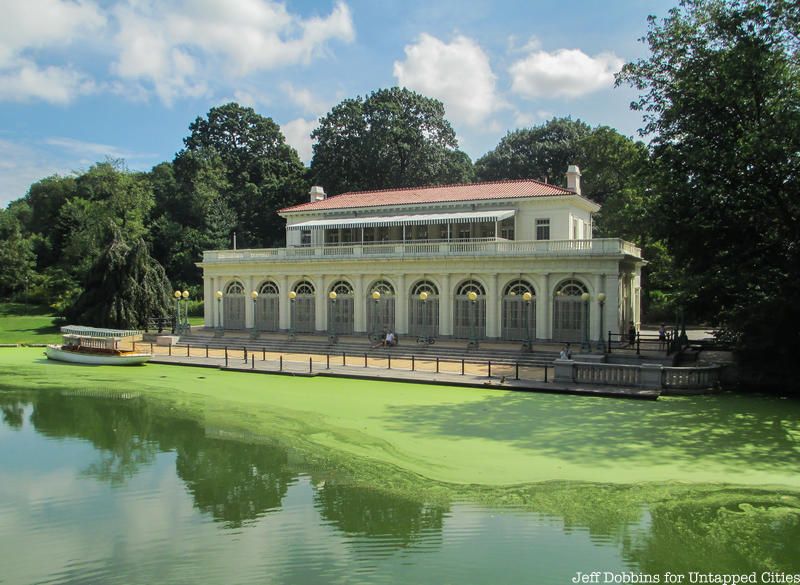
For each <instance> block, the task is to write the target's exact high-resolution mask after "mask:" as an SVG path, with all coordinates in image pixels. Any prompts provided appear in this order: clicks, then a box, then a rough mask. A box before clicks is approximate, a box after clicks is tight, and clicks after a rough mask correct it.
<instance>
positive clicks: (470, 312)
mask: <svg viewBox="0 0 800 585" xmlns="http://www.w3.org/2000/svg"><path fill="white" fill-rule="evenodd" d="M470 293H475V300H474V301H472V300H470V298H469V297H470ZM485 336H486V291H485V289H484V288H483V285H482V284H481V283H480V282H478V281H477V280H466V281H464V282H462V283H461V284H459V285H458V287H456V298H455V303H454V304H453V337H455V338H458V339H483V338H484V337H485Z"/></svg>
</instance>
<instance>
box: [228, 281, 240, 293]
mask: <svg viewBox="0 0 800 585" xmlns="http://www.w3.org/2000/svg"><path fill="white" fill-rule="evenodd" d="M225 294H226V295H243V294H244V285H243V284H242V283H241V282H239V281H238V280H234V281H232V282H229V283H228V286H226V287H225Z"/></svg>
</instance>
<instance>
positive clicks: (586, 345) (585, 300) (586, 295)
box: [581, 292, 592, 351]
mask: <svg viewBox="0 0 800 585" xmlns="http://www.w3.org/2000/svg"><path fill="white" fill-rule="evenodd" d="M589 299H591V297H590V296H589V293H586V292H585V293H583V294H582V295H581V300H582V301H583V313H584V315H583V340H582V341H581V351H591V350H592V346H591V344H590V343H589Z"/></svg>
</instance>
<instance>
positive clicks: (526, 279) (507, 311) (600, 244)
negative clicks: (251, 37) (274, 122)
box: [199, 166, 642, 340]
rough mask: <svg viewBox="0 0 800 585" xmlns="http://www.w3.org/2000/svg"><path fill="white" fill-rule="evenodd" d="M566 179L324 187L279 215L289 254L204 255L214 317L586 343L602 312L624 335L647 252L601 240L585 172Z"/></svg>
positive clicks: (218, 321)
mask: <svg viewBox="0 0 800 585" xmlns="http://www.w3.org/2000/svg"><path fill="white" fill-rule="evenodd" d="M567 184H568V188H567V189H564V188H561V187H557V186H555V185H550V184H546V183H540V182H538V181H533V180H516V181H500V182H491V183H477V184H471V185H454V186H444V187H427V188H408V189H397V190H385V191H372V192H354V193H345V194H342V195H338V196H335V197H326V195H325V193H324V191H323V189H322V188H320V187H313V188H312V190H311V193H310V199H311V200H310V201H309V202H307V203H304V204H301V205H297V206H294V207H288V208H285V209H283V210H281V211H280V214H281V215H282V216H283V217H285V218H286V221H287V223H286V242H287V246H286V247H285V248H270V249H258V250H216V251H207V252H205V253H204V254H203V261H202V262H201V263H200V264H199V265H200V266H201V268H202V269H203V280H204V286H205V297H204V298H205V322H206V324H209V325H214V326H216V327H223V328H224V329H234V330H236V329H248V328H256V329H257V330H259V331H286V330H289V329H292V330H293V331H295V332H304V333H316V332H329V333H330V332H334V333H337V334H352V333H368V332H372V331H378V330H382V329H383V328H387V329H393V330H395V331H397V332H398V333H401V334H411V335H420V336H444V337H454V338H471V337H484V338H495V339H505V340H520V339H525V338H527V336H528V335H529V334H530V335H531V336H532V337H534V338H540V339H556V340H579V339H581V336H582V334H583V327H584V324H585V320H586V319H587V311H588V319H589V322H590V330H591V331H590V335H591V336H592V338H593V339H596V338H597V335H598V334H599V331H600V321H601V319H600V307H603V312H604V315H603V318H604V319H603V321H604V329H606V328H607V329H610V330H611V331H613V332H615V333H617V332H620V331H622V330H625V329H627V323H628V321H631V320H632V321H638V318H639V298H640V295H639V286H640V268H641V265H642V258H641V253H640V250H639V249H638V248H637V247H636V246H634V245H633V244H630V243H629V242H625V241H623V240H620V239H616V238H605V239H598V238H594V237H593V234H592V230H593V221H592V216H593V214H594V213H595V212H597V211H598V210H599V209H600V207H599V206H598V205H597V204H596V203H594V202H592V201H590V200H588V199H586V198H584V197H582V196H581V189H580V171H579V170H578V168H577V167H573V166H571V167H570V169H569V171H568V172H567ZM253 292H255V293H257V297H256V298H255V300H254V301H252V302H250V299H251V298H252V296H255V295H252V293H253ZM331 293H335V300H333V299H331V296H332V295H331ZM375 293H378V294H377V295H376V294H375ZM421 293H424V294H423V295H421ZM473 293H474V296H473ZM525 293H530V296H527V295H525ZM584 293H588V294H589V295H590V299H591V300H590V301H589V302H586V301H585V297H584V299H582V295H583V294H584ZM600 293H603V294H604V295H605V299H606V300H605V303H604V304H599V303H598V294H600ZM220 296H221V298H219V299H218V297H220ZM290 297H291V298H290Z"/></svg>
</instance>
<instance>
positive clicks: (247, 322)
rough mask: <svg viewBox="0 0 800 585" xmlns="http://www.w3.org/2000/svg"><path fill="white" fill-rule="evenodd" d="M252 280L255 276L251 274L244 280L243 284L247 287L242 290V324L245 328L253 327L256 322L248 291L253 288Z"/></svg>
mask: <svg viewBox="0 0 800 585" xmlns="http://www.w3.org/2000/svg"><path fill="white" fill-rule="evenodd" d="M254 281H255V277H254V276H253V275H252V274H251V275H250V276H248V277H247V279H246V280H245V282H244V285H245V286H246V287H247V288H245V291H244V326H245V328H246V329H251V328H253V327H254V326H255V323H256V316H255V312H254V311H253V309H254V308H255V307H253V299H252V298H251V297H250V293H251V292H253V290H255V289H254V287H255V284H254Z"/></svg>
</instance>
